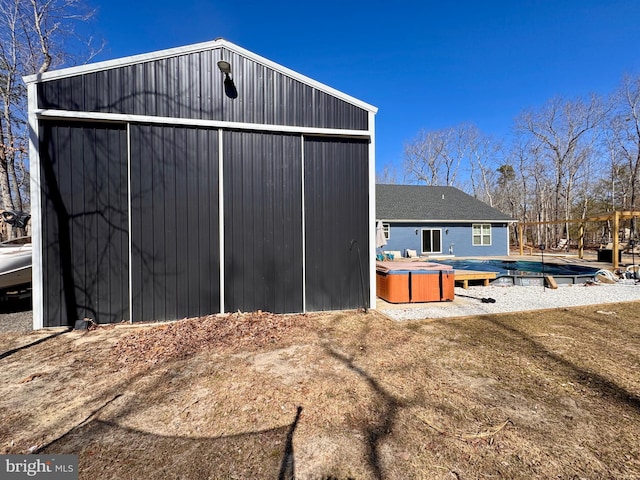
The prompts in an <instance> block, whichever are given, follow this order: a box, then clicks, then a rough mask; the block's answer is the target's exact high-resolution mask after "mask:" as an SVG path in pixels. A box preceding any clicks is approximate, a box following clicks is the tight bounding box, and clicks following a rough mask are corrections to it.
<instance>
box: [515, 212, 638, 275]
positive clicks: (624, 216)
mask: <svg viewBox="0 0 640 480" xmlns="http://www.w3.org/2000/svg"><path fill="white" fill-rule="evenodd" d="M637 217H640V211H637V210H633V211H616V212H610V213H605V214H603V215H598V216H597V217H589V218H580V219H570V220H550V221H545V222H522V223H518V243H519V245H520V255H524V243H522V238H523V234H524V227H525V226H529V225H552V224H561V223H579V224H580V230H579V234H578V258H584V224H585V223H587V222H608V221H612V222H613V226H612V230H613V242H612V243H613V249H612V250H613V251H612V263H613V268H618V252H619V251H620V248H619V243H620V238H619V233H618V232H619V230H620V220H628V219H630V218H637Z"/></svg>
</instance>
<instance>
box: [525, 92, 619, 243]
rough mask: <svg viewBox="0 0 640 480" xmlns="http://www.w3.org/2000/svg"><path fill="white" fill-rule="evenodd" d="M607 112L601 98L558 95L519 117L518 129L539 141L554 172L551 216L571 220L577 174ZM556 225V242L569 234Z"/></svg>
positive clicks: (589, 158)
mask: <svg viewBox="0 0 640 480" xmlns="http://www.w3.org/2000/svg"><path fill="white" fill-rule="evenodd" d="M605 115H606V108H604V106H603V104H602V101H601V100H600V98H599V97H597V96H595V95H592V96H591V97H590V98H589V99H586V100H583V99H577V100H575V101H566V100H563V99H560V98H555V99H552V100H550V101H549V102H547V104H546V105H544V107H542V108H541V109H540V110H537V111H536V110H533V111H527V112H524V113H523V114H522V115H521V116H520V117H519V118H518V119H517V120H516V130H517V131H519V132H520V133H521V134H523V135H525V136H529V137H530V139H531V140H532V141H534V142H537V143H538V145H539V147H540V149H541V153H542V154H543V161H544V162H545V166H544V167H543V168H544V170H545V171H548V172H550V173H551V175H552V177H551V178H550V180H551V181H552V185H553V193H552V199H551V200H552V205H553V207H552V211H551V213H552V216H551V218H550V220H554V221H557V220H569V218H570V216H571V205H572V202H573V200H574V198H573V193H574V188H575V185H576V181H577V177H578V176H579V175H580V173H581V171H582V170H583V169H584V168H585V162H588V161H590V160H591V158H592V156H591V152H592V150H593V145H594V141H595V132H596V130H595V129H596V127H598V126H599V125H601V123H602V122H603V120H604V118H605ZM564 229H565V232H559V231H558V230H557V229H555V228H554V237H555V238H553V239H552V240H553V241H554V242H557V241H558V240H559V237H560V235H564V234H565V233H566V234H568V230H569V227H568V224H566V225H565V227H564Z"/></svg>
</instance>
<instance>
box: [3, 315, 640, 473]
mask: <svg viewBox="0 0 640 480" xmlns="http://www.w3.org/2000/svg"><path fill="white" fill-rule="evenodd" d="M639 306H640V304H639V303H628V304H620V305H616V306H611V305H608V306H606V307H597V306H595V307H584V308H575V309H562V310H550V311H544V312H534V313H520V314H508V315H495V316H484V317H471V318H456V319H439V320H423V321H415V322H405V323H398V322H393V321H390V320H388V319H386V318H384V317H383V316H381V315H379V314H376V313H375V312H373V313H369V314H364V313H356V312H344V313H337V314H322V315H304V316H276V315H270V314H249V315H230V316H226V317H207V318H203V319H197V320H186V321H181V322H176V323H172V324H165V325H160V326H146V327H120V326H119V327H115V328H114V327H110V328H98V329H96V330H93V331H89V332H85V333H80V332H72V333H64V334H61V335H58V336H56V337H54V338H50V339H48V340H45V341H42V342H40V343H38V344H36V345H32V346H29V344H28V342H29V341H33V340H36V339H38V338H42V337H43V335H45V334H43V333H34V334H32V335H29V336H27V337H24V336H23V337H19V338H18V337H16V336H11V335H3V336H0V352H10V354H9V355H7V356H5V357H4V358H1V359H0V362H1V363H0V366H1V367H2V368H1V369H0V384H1V385H2V387H0V388H1V390H0V391H1V392H2V396H1V397H0V398H1V400H0V412H1V413H0V419H1V422H0V446H1V447H2V452H3V453H22V452H26V451H29V449H30V448H31V449H32V451H36V452H49V453H77V454H79V455H80V478H86V479H96V478H114V479H115V478H117V479H129V478H131V479H133V478H188V479H201V478H202V479H204V478H216V479H217V478H242V479H245V478H246V479H255V478H292V476H293V474H294V473H295V478H305V479H306V478H309V479H328V478H336V479H345V478H357V479H361V478H362V479H369V478H371V479H382V478H385V479H406V478H424V479H455V478H458V479H481V478H514V479H519V478H522V479H525V478H526V479H530V478H612V479H613V478H615V479H625V478H628V479H631V478H638V477H640V443H639V442H638V441H637V439H638V438H640V367H639V365H640V362H639V360H640V359H639V357H640V313H639V312H638V307H639ZM22 345H24V346H25V348H22V349H18V348H17V347H19V346H22Z"/></svg>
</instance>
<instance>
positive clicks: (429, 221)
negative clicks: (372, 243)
mask: <svg viewBox="0 0 640 480" xmlns="http://www.w3.org/2000/svg"><path fill="white" fill-rule="evenodd" d="M377 220H379V221H381V222H386V223H438V224H441V223H518V220H495V219H494V220H477V219H474V220H434V219H428V220H427V219H414V220H405V219H404V218H403V219H402V220H398V219H393V220H387V219H384V218H378V219H377Z"/></svg>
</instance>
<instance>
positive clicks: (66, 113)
mask: <svg viewBox="0 0 640 480" xmlns="http://www.w3.org/2000/svg"><path fill="white" fill-rule="evenodd" d="M34 113H35V115H36V116H37V118H49V119H57V120H71V119H73V120H91V121H95V122H116V123H153V124H161V125H185V126H195V127H209V128H225V129H237V130H258V131H267V132H281V133H300V134H303V135H322V136H335V137H349V138H370V137H371V131H370V130H349V129H340V128H317V127H297V126H290V125H275V124H264V123H241V122H226V121H221V120H200V119H195V118H175V117H153V116H147V115H130V114H124V113H97V112H80V111H71V110H45V109H40V110H35V112H34Z"/></svg>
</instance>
